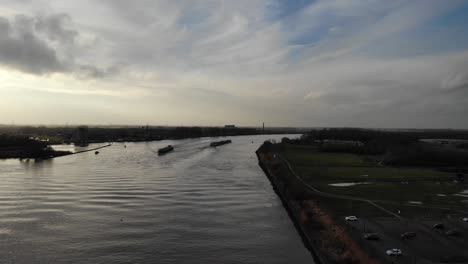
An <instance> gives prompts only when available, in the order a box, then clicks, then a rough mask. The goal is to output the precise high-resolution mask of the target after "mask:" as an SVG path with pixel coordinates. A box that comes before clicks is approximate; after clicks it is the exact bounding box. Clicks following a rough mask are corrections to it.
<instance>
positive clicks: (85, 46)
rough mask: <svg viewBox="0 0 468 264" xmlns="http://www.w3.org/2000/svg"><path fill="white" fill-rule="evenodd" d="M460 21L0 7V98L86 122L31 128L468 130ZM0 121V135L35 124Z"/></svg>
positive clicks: (369, 5)
mask: <svg viewBox="0 0 468 264" xmlns="http://www.w3.org/2000/svg"><path fill="white" fill-rule="evenodd" d="M467 15H468V4H466V2H465V1H461V0H460V1H458V0H450V1H438V0H424V1H423V0H415V1H410V2H408V1H403V0H397V1H381V0H365V1H362V0H350V1H340V0H316V1H311V0H297V1H279V0H254V1H252V0H239V1H222V0H194V1H183V0H160V1H150V0H139V1H131V2H129V1H124V0H101V1H97V0H95V1H93V0H86V1H80V2H79V3H78V2H76V1H71V0H61V1H58V0H57V1H45V0H30V1H12V0H0V67H1V68H0V76H3V78H7V77H5V76H8V80H5V82H4V84H3V87H0V95H2V94H3V95H5V94H6V93H10V94H9V96H10V99H11V96H13V95H14V96H15V98H14V99H15V101H16V102H17V104H23V105H24V108H25V109H28V110H33V111H35V112H37V111H38V109H37V108H38V105H39V104H40V102H48V103H51V104H52V107H53V105H54V103H53V102H52V99H50V98H53V97H56V98H60V100H63V101H68V102H71V101H73V100H75V99H76V98H78V97H79V98H80V99H81V98H82V99H83V100H82V101H81V102H82V104H83V107H86V108H87V109H92V110H90V111H91V112H93V111H94V114H93V115H88V116H81V117H76V116H74V115H73V114H72V113H75V112H76V111H77V109H80V105H79V104H78V105H76V106H73V107H72V105H73V104H68V105H67V104H66V105H65V106H64V105H60V106H59V105H56V106H57V107H64V109H63V111H62V113H61V114H60V115H58V114H53V115H49V117H51V118H52V119H44V118H39V120H40V121H38V122H39V123H61V122H77V123H107V122H112V123H131V124H137V123H142V122H144V123H151V124H171V125H180V124H187V125H194V124H199V125H222V124H224V123H237V124H241V125H254V124H259V123H261V122H263V121H266V122H267V123H269V124H271V125H277V126H282V125H284V126H366V127H457V128H468V121H467V120H466V119H465V118H464V116H465V115H466V114H467V113H468V107H467V106H466V105H468V104H467V103H468V86H467V83H468V70H467V69H468V67H467V66H468V63H467V62H468V34H467V33H468V32H467V30H466V26H465V23H467V22H468V19H466V17H467ZM2 72H3V73H2ZM6 81H7V82H6ZM31 91H34V98H33V99H32V101H34V102H35V103H31V100H28V101H27V100H25V99H24V97H25V96H27V94H28V93H29V94H30V92H31ZM4 98H6V97H4ZM0 100H2V101H3V100H5V99H1V97H0ZM155 102H157V103H155ZM2 103H5V104H6V101H5V102H2ZM5 104H4V105H5ZM5 109H6V107H5ZM9 109H10V110H9V111H10V112H11V113H13V115H16V116H18V118H12V117H11V116H12V114H11V113H10V114H8V116H7V114H5V116H3V117H2V115H1V114H0V122H2V121H3V122H10V121H11V120H17V122H26V123H30V122H34V121H33V120H37V117H28V114H26V113H27V110H23V111H21V109H20V108H19V107H9ZM103 109H105V110H103ZM0 110H2V109H0ZM50 112H53V111H50ZM43 113H44V114H46V113H47V114H48V113H49V112H46V111H44V112H43ZM72 116H73V118H71V117H72ZM75 120H76V121H75ZM38 122H34V123H38Z"/></svg>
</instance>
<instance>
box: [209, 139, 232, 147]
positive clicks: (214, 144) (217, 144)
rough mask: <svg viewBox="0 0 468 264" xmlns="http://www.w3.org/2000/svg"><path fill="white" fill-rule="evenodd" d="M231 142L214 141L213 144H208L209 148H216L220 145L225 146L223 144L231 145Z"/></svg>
mask: <svg viewBox="0 0 468 264" xmlns="http://www.w3.org/2000/svg"><path fill="white" fill-rule="evenodd" d="M231 142H232V141H231V140H229V139H228V140H222V141H215V142H211V144H210V147H217V146H221V145H225V144H229V143H231Z"/></svg>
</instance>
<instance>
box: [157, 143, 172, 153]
mask: <svg viewBox="0 0 468 264" xmlns="http://www.w3.org/2000/svg"><path fill="white" fill-rule="evenodd" d="M173 150H174V147H173V146H172V145H168V146H167V147H164V148H160V149H158V155H164V154H166V153H168V152H171V151H173Z"/></svg>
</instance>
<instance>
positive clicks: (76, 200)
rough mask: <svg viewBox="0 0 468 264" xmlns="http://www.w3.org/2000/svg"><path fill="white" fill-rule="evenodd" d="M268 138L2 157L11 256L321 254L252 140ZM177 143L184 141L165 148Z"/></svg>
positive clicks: (0, 192)
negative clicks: (309, 243)
mask: <svg viewBox="0 0 468 264" xmlns="http://www.w3.org/2000/svg"><path fill="white" fill-rule="evenodd" d="M268 138H270V137H269V136H255V137H234V138H232V140H233V143H232V144H229V145H224V146H222V147H218V148H209V147H207V146H208V145H209V142H210V141H211V140H212V139H209V138H203V139H188V140H179V141H161V142H150V143H148V142H142V143H125V145H126V147H124V143H116V144H114V145H113V146H111V147H108V148H104V149H101V150H100V154H99V155H94V153H93V152H87V153H81V154H78V155H71V156H65V157H60V158H57V159H53V160H44V161H34V160H29V161H27V160H23V161H18V160H3V161H0V166H1V167H0V169H1V173H0V176H1V179H2V182H3V184H2V185H0V254H1V255H2V261H5V262H7V263H8V262H12V263H312V258H311V256H310V254H309V252H308V251H307V250H306V249H305V248H304V246H303V245H302V242H301V240H300V237H299V236H298V234H297V232H296V230H295V228H294V226H293V225H292V223H291V221H290V219H289V217H288V216H287V214H286V212H285V210H284V208H283V207H282V205H281V202H280V201H279V200H278V199H277V197H276V195H275V194H274V192H273V191H272V187H271V185H270V183H269V182H268V180H267V179H266V177H265V176H264V175H263V173H262V171H261V169H260V168H259V167H258V164H257V161H256V157H255V154H254V150H255V149H256V148H257V147H258V145H257V144H253V143H252V141H255V142H263V141H264V140H265V139H268ZM274 138H276V139H279V138H281V137H279V136H278V137H274ZM169 144H172V145H174V146H175V148H176V149H175V151H174V152H172V153H170V154H168V155H165V156H158V155H157V149H158V148H160V147H161V146H165V145H169ZM89 147H95V146H93V145H90V146H89Z"/></svg>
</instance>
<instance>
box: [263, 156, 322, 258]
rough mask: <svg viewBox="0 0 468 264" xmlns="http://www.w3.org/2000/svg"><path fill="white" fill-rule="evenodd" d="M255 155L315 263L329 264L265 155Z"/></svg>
mask: <svg viewBox="0 0 468 264" xmlns="http://www.w3.org/2000/svg"><path fill="white" fill-rule="evenodd" d="M255 153H256V155H257V158H258V164H259V165H260V167H261V168H262V170H263V172H264V173H265V175H266V176H267V178H268V179H269V180H270V182H271V185H272V186H273V189H274V191H275V193H276V194H277V195H278V197H279V198H280V200H281V202H282V203H283V206H284V208H285V209H286V211H287V212H288V215H289V217H290V218H291V220H292V221H293V223H294V226H295V227H296V229H297V231H298V233H299V235H300V236H301V238H302V241H303V243H304V245H305V247H306V248H307V249H308V250H309V251H310V252H311V254H312V256H313V258H314V260H315V262H316V263H317V264H325V263H329V262H327V261H326V260H325V259H326V258H325V257H324V256H323V255H322V254H321V253H320V252H319V250H318V245H317V244H316V243H315V240H314V239H313V235H314V234H312V233H310V232H307V231H306V229H305V228H304V226H303V225H302V224H301V221H300V215H301V211H302V210H301V209H300V207H299V206H298V204H297V203H295V202H294V201H293V200H292V199H290V197H289V195H288V193H287V190H286V188H285V183H284V182H283V181H281V180H280V179H278V177H277V176H278V175H276V174H274V173H272V172H271V169H270V166H269V162H268V159H267V154H265V153H260V152H259V151H258V150H257V151H256V152H255ZM315 235H316V234H315Z"/></svg>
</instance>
